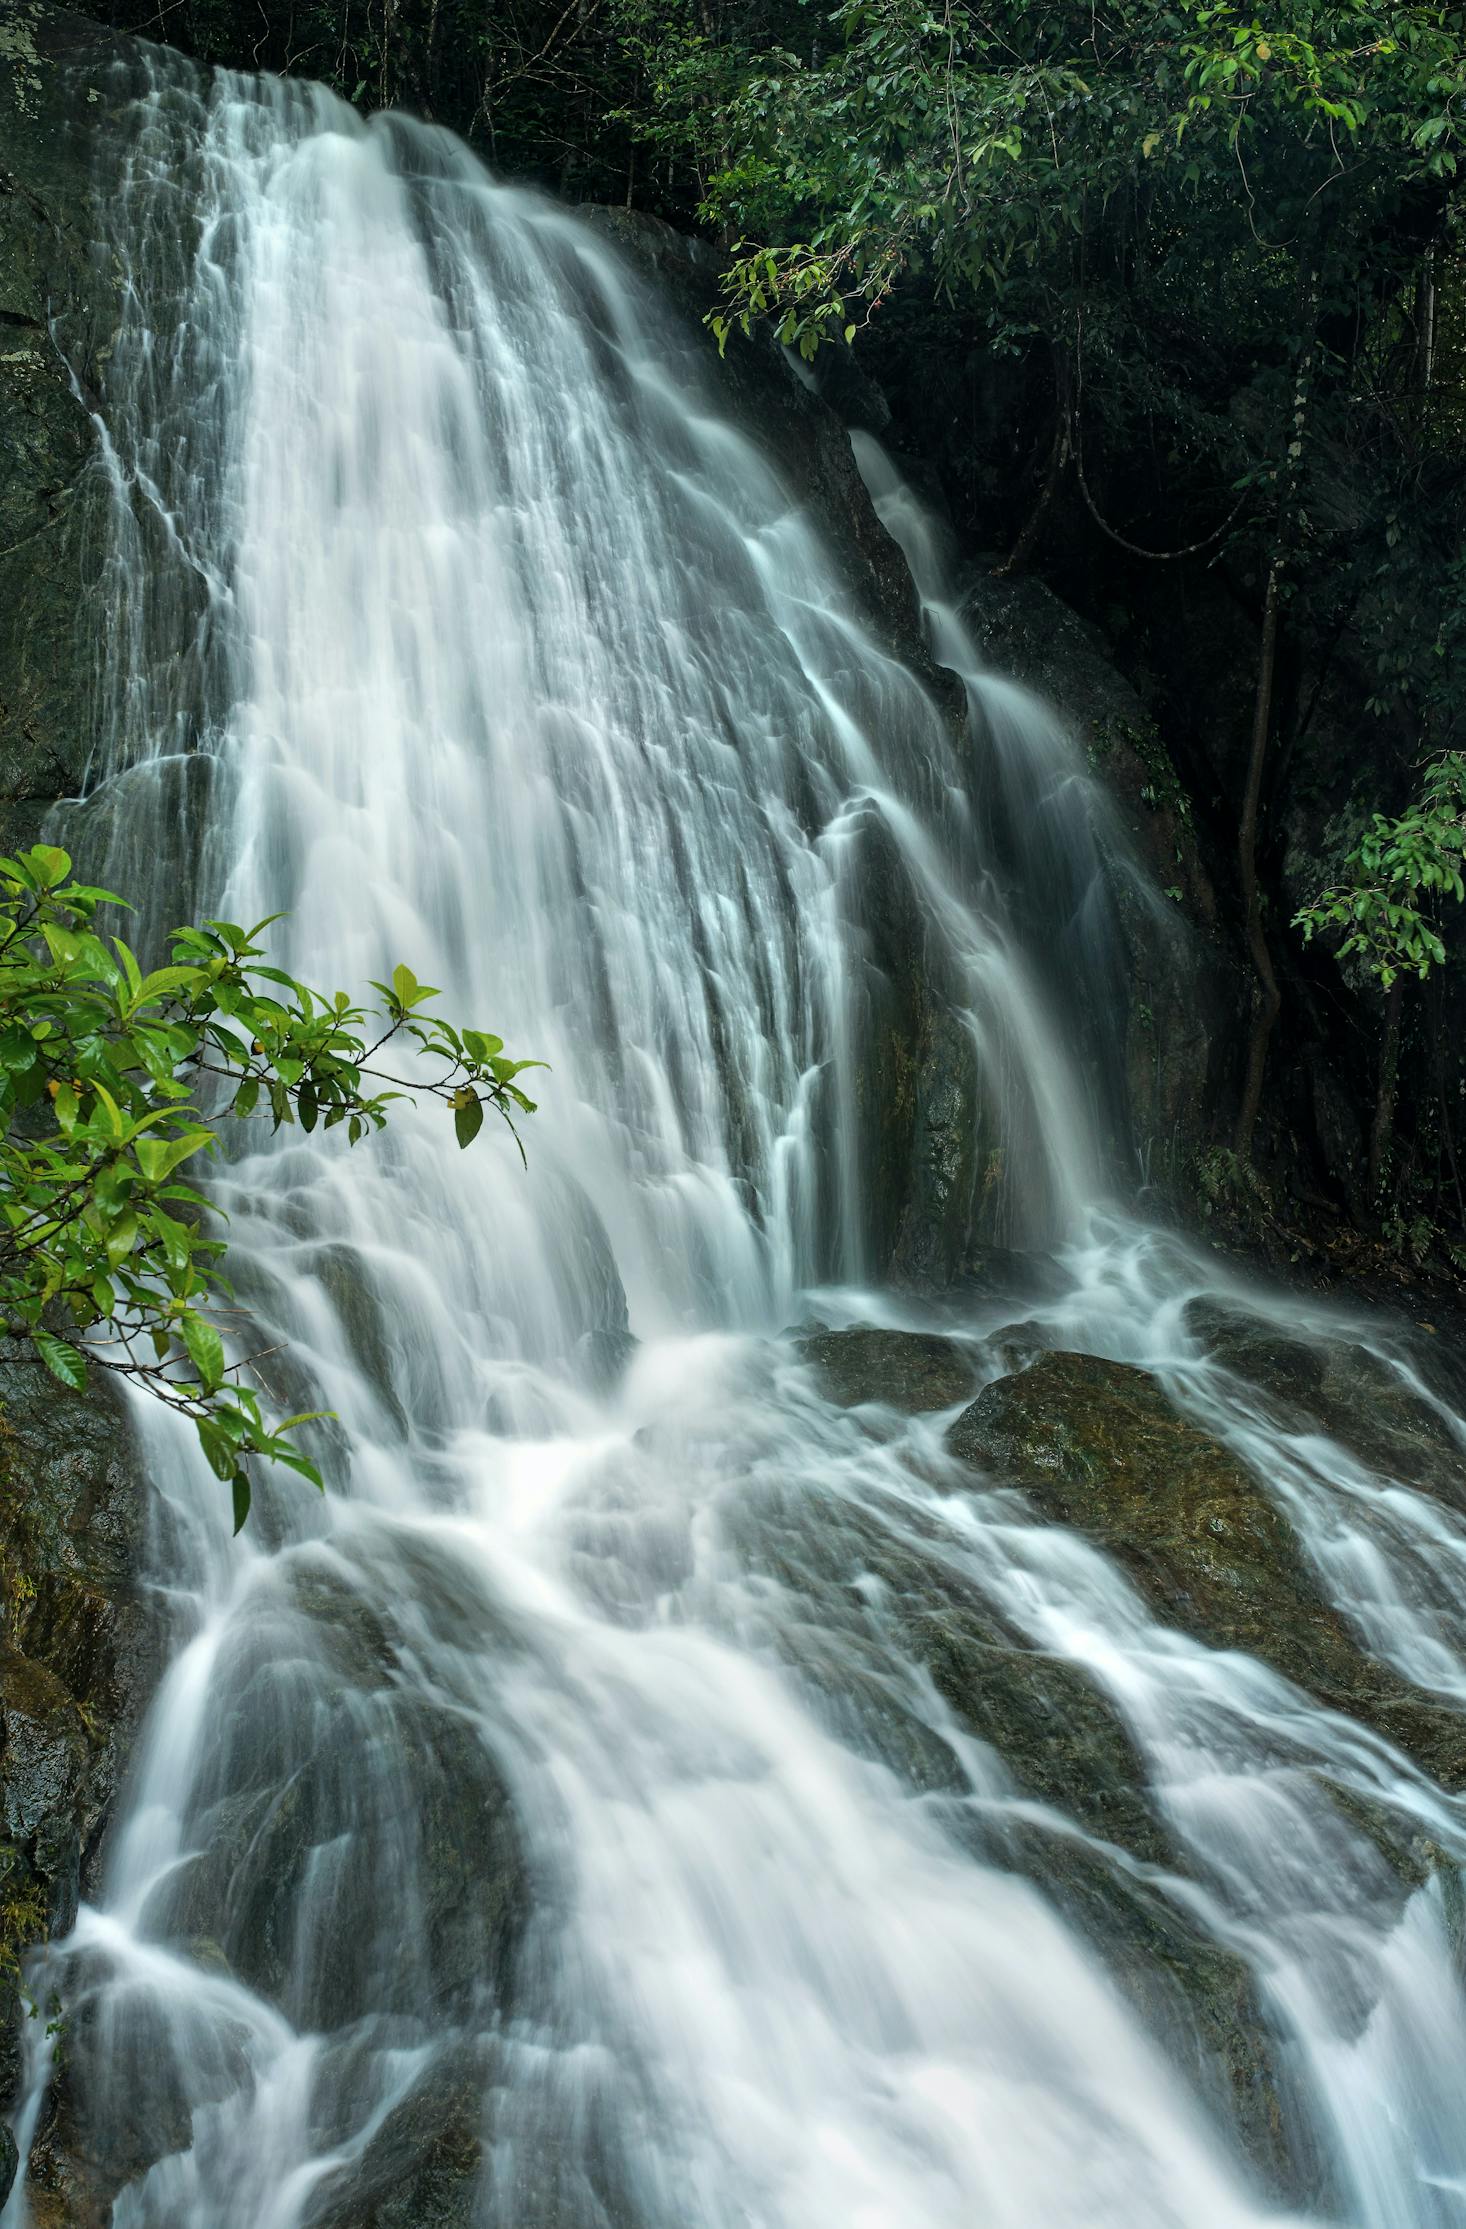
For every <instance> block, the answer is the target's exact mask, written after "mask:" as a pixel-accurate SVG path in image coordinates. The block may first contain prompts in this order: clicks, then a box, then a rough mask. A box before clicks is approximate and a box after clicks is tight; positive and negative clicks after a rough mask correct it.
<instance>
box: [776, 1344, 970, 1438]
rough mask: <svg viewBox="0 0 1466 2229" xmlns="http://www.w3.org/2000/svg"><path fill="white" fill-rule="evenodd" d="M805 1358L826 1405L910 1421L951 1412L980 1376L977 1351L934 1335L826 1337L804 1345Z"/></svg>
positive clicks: (800, 1345)
mask: <svg viewBox="0 0 1466 2229" xmlns="http://www.w3.org/2000/svg"><path fill="white" fill-rule="evenodd" d="M799 1353H800V1355H801V1357H802V1358H803V1360H804V1361H805V1362H807V1363H809V1365H810V1366H811V1368H812V1369H813V1370H814V1371H815V1373H816V1375H817V1377H818V1378H819V1381H820V1390H821V1392H822V1393H823V1394H824V1395H825V1397H826V1399H827V1400H830V1401H833V1402H835V1403H836V1404H837V1406H838V1407H840V1408H842V1409H851V1408H860V1407H863V1406H864V1405H865V1404H866V1403H867V1402H879V1403H881V1404H882V1405H883V1406H885V1407H886V1408H892V1409H900V1410H901V1411H902V1412H903V1413H904V1414H905V1415H907V1416H921V1415H925V1414H927V1413H929V1412H931V1411H933V1410H937V1409H951V1408H955V1407H956V1406H957V1403H958V1402H959V1401H965V1400H967V1399H968V1398H969V1397H970V1395H971V1394H972V1391H973V1389H974V1387H975V1386H976V1384H977V1380H978V1376H979V1372H978V1369H977V1366H976V1363H975V1361H974V1357H973V1353H972V1350H971V1348H969V1347H966V1346H964V1345H963V1344H962V1343H961V1342H960V1341H959V1340H956V1339H944V1338H941V1337H940V1336H938V1334H936V1333H935V1332H929V1331H882V1330H877V1329H875V1328H873V1327H869V1326H866V1325H858V1326H856V1327H855V1328H853V1329H852V1330H849V1331H820V1332H816V1333H815V1334H814V1335H813V1336H812V1337H810V1338H807V1339H801V1340H800V1341H799Z"/></svg>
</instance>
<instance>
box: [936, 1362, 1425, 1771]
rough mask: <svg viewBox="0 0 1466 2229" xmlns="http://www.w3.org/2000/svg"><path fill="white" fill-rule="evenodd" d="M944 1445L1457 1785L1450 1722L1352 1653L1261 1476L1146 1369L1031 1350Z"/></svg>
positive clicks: (1179, 1621) (1136, 1578)
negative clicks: (1025, 1365) (1032, 1355)
mask: <svg viewBox="0 0 1466 2229" xmlns="http://www.w3.org/2000/svg"><path fill="white" fill-rule="evenodd" d="M947 1444H948V1446H949V1448H950V1449H951V1451H952V1453H953V1454H954V1455H956V1456H958V1457H959V1459H960V1460H961V1461H962V1462H964V1463H966V1464H968V1465H970V1466H971V1467H972V1468H973V1469H974V1470H976V1471H980V1472H982V1473H983V1474H985V1475H986V1476H987V1477H989V1478H991V1479H993V1480H996V1481H999V1482H1001V1483H1004V1484H1007V1485H1012V1486H1017V1487H1019V1488H1021V1489H1022V1491H1023V1492H1024V1493H1025V1494H1026V1495H1027V1497H1028V1499H1029V1500H1030V1501H1031V1502H1032V1503H1033V1505H1034V1507H1035V1508H1036V1509H1037V1510H1039V1511H1040V1513H1041V1514H1042V1515H1043V1516H1045V1517H1047V1518H1049V1519H1050V1520H1051V1521H1052V1522H1054V1523H1056V1524H1063V1525H1071V1526H1073V1527H1075V1528H1076V1529H1077V1530H1078V1531H1080V1532H1083V1533H1086V1534H1088V1536H1089V1537H1090V1538H1091V1539H1092V1540H1094V1541H1095V1542H1096V1543H1097V1544H1098V1545H1099V1546H1100V1547H1101V1548H1103V1549H1104V1550H1105V1551H1106V1552H1107V1553H1108V1554H1109V1555H1111V1556H1113V1557H1114V1559H1115V1561H1116V1562H1117V1563H1118V1564H1119V1565H1120V1566H1121V1568H1122V1569H1123V1570H1124V1571H1125V1572H1126V1574H1127V1575H1128V1576H1129V1577H1130V1579H1131V1580H1132V1581H1133V1582H1134V1583H1135V1585H1136V1586H1137V1588H1138V1589H1139V1591H1140V1592H1141V1593H1142V1594H1143V1595H1144V1596H1145V1598H1146V1600H1147V1602H1148V1604H1149V1606H1150V1609H1151V1611H1152V1613H1153V1615H1154V1616H1155V1617H1156V1618H1157V1619H1158V1620H1159V1621H1160V1622H1161V1623H1163V1624H1168V1625H1173V1626H1177V1627H1179V1628H1180V1629H1181V1630H1183V1631H1184V1632H1187V1633H1190V1634H1191V1635H1193V1636H1194V1638H1196V1639H1197V1640H1200V1641H1203V1642H1205V1643H1207V1644H1208V1645H1209V1646H1210V1647H1212V1648H1217V1649H1237V1650H1240V1651H1242V1652H1244V1653H1246V1654H1247V1655H1249V1656H1254V1657H1256V1658H1257V1659H1258V1660H1259V1661H1260V1662H1262V1663H1264V1664H1267V1665H1270V1666H1271V1667H1272V1668H1273V1669H1274V1670H1275V1671H1277V1672H1280V1673H1281V1674H1282V1675H1283V1677H1284V1678H1286V1679H1289V1680H1291V1681H1292V1682H1293V1683H1294V1684H1295V1686H1297V1687H1300V1688H1302V1689H1303V1690H1304V1691H1305V1692H1306V1693H1309V1694H1311V1695H1313V1696H1315V1697H1316V1698H1317V1699H1318V1701H1320V1702H1321V1703H1324V1704H1326V1705H1327V1706H1328V1707H1329V1708H1330V1709H1333V1710H1337V1711H1340V1712H1342V1713H1344V1714H1345V1715H1346V1716H1348V1717H1352V1718H1356V1719H1358V1720H1360V1721H1361V1722H1362V1723H1363V1724H1365V1725H1367V1726H1370V1727H1373V1728H1374V1729H1375V1731H1376V1732H1378V1733H1380V1734H1382V1735H1383V1736H1384V1737H1385V1738H1386V1739H1387V1740H1389V1741H1392V1742H1394V1743H1395V1744H1396V1746H1397V1747H1398V1748H1400V1749H1402V1750H1404V1752H1405V1753H1406V1755H1407V1756H1409V1757H1412V1758H1413V1759H1414V1760H1415V1761H1416V1763H1418V1764H1419V1765H1420V1766H1421V1767H1422V1768H1423V1769H1424V1770H1425V1771H1426V1772H1428V1773H1429V1774H1430V1775H1431V1776H1432V1777H1433V1778H1434V1779H1436V1780H1437V1781H1439V1782H1440V1783H1441V1785H1442V1786H1444V1787H1446V1788H1452V1789H1455V1788H1460V1787H1463V1786H1466V1723H1463V1722H1462V1720H1461V1719H1460V1718H1458V1717H1457V1716H1456V1714H1455V1713H1454V1712H1452V1711H1450V1710H1448V1709H1446V1708H1445V1707H1444V1706H1442V1705H1440V1704H1438V1703H1436V1702H1435V1701H1434V1700H1433V1699H1432V1698H1431V1697H1430V1696H1428V1695H1425V1694H1423V1693H1421V1692H1420V1691H1419V1690H1418V1689H1416V1688H1414V1687H1412V1686H1410V1684H1409V1683H1408V1681H1406V1680H1403V1679H1401V1678H1400V1677H1399V1676H1398V1675H1397V1674H1396V1673H1394V1672H1392V1671H1390V1670H1389V1669H1388V1668H1387V1667H1385V1666H1384V1665H1381V1664H1378V1663H1376V1662H1374V1661H1373V1660H1372V1659H1371V1658H1370V1657H1368V1656H1366V1655H1365V1653H1364V1652H1363V1650H1362V1648H1361V1647H1360V1645H1359V1643H1358V1642H1357V1641H1356V1640H1355V1638H1354V1637H1353V1635H1352V1634H1351V1633H1350V1631H1349V1628H1348V1627H1347V1625H1346V1624H1345V1622H1344V1619H1343V1618H1342V1617H1341V1616H1340V1614H1339V1612H1338V1611H1337V1610H1335V1609H1334V1608H1333V1607H1332V1606H1331V1605H1330V1604H1329V1603H1327V1602H1326V1601H1324V1600H1323V1598H1322V1596H1321V1595H1320V1594H1319V1592H1318V1590H1317V1587H1316V1585H1315V1583H1314V1580H1313V1577H1312V1575H1311V1573H1310V1572H1309V1570H1308V1568H1307V1566H1306V1565H1305V1563H1304V1560H1303V1557H1302V1554H1301V1552H1300V1550H1299V1546H1298V1542H1297V1540H1296V1538H1295V1536H1294V1534H1293V1531H1292V1529H1291V1527H1290V1526H1289V1525H1288V1523H1287V1522H1286V1520H1285V1519H1284V1517H1283V1516H1282V1515H1281V1514H1280V1512H1279V1511H1278V1510H1277V1509H1276V1508H1274V1506H1273V1504H1272V1502H1271V1501H1270V1500H1269V1498H1268V1496H1267V1493H1266V1491H1265V1489H1264V1487H1263V1486H1262V1484H1261V1483H1260V1482H1259V1481H1258V1480H1257V1479H1256V1478H1255V1477H1253V1475H1252V1473H1251V1472H1250V1471H1248V1470H1247V1469H1246V1468H1245V1467H1244V1465H1243V1464H1242V1463H1241V1462H1239V1460H1238V1459H1237V1457H1236V1456H1234V1455H1233V1454H1232V1453H1231V1452H1230V1450H1229V1449H1227V1448H1225V1447H1223V1446H1222V1445H1221V1444H1220V1443H1219V1442H1218V1441H1217V1440H1214V1439H1212V1438H1211V1437H1210V1435H1209V1434H1208V1433H1206V1432H1203V1431H1202V1430H1201V1429H1200V1428H1199V1427H1198V1426H1197V1425H1195V1424H1193V1423H1192V1422H1191V1421H1190V1420H1189V1419H1188V1418H1187V1417H1184V1416H1182V1415H1180V1414H1179V1412H1178V1411H1177V1410H1176V1409H1175V1408H1174V1407H1173V1406H1172V1404H1171V1402H1170V1401H1169V1400H1168V1398H1167V1396H1166V1393H1165V1391H1164V1389H1163V1388H1162V1386H1161V1385H1160V1383H1159V1382H1158V1380H1157V1379H1155V1378H1154V1377H1152V1376H1151V1374H1150V1373H1149V1372H1148V1371H1146V1370H1138V1369H1135V1368H1133V1367H1131V1366H1130V1365H1129V1364H1127V1363H1120V1362H1106V1361H1102V1360H1101V1359H1099V1358H1098V1357H1097V1356H1095V1355H1086V1354H1062V1353H1060V1354H1046V1355H1043V1356H1041V1357H1040V1359H1039V1360H1038V1361H1037V1362H1035V1363H1034V1364H1033V1365H1032V1367H1031V1368H1030V1369H1027V1370H1024V1371H1021V1372H1020V1373H1019V1374H1018V1375H1017V1376H1014V1377H1007V1378H999V1379H997V1380H996V1381H995V1382H994V1383H993V1384H992V1385H990V1386H987V1387H985V1389H984V1390H983V1392H982V1393H980V1394H979V1395H978V1397H977V1399H976V1400H975V1401H974V1402H973V1403H972V1404H971V1406H970V1407H969V1408H967V1409H965V1410H964V1411H963V1413H962V1415H961V1416H960V1417H959V1418H958V1419H957V1422H956V1423H955V1424H954V1425H953V1426H952V1428H951V1431H950V1432H949V1434H948V1438H947Z"/></svg>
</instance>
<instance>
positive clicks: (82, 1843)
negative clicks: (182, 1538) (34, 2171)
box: [0, 1359, 159, 2187]
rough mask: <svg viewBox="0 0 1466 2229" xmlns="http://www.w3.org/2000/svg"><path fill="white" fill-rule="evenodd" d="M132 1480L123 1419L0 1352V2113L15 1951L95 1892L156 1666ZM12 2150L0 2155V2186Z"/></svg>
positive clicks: (13, 2043) (16, 2028) (67, 1920)
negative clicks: (119, 1791)
mask: <svg viewBox="0 0 1466 2229" xmlns="http://www.w3.org/2000/svg"><path fill="white" fill-rule="evenodd" d="M143 1511H144V1492H143V1481H142V1479H141V1477H140V1476H139V1470H138V1460H137V1454H136V1450H135V1448H134V1445H133V1441H132V1437H131V1433H130V1430H129V1427H128V1424H127V1420H126V1418H125V1417H124V1416H123V1415H122V1413H121V1411H120V1409H119V1408H118V1407H116V1406H115V1405H114V1403H113V1402H111V1401H110V1400H108V1399H107V1398H106V1397H105V1395H103V1394H93V1395H91V1396H88V1397H85V1398H83V1397H82V1396H79V1395H77V1394H74V1393H68V1392H66V1391H65V1390H64V1389H63V1388H62V1387H60V1386H59V1385H57V1383H56V1382H55V1380H54V1379H53V1378H51V1377H49V1376H48V1375H47V1373H46V1372H45V1371H44V1370H43V1369H42V1368H41V1366H40V1364H39V1363H36V1362H33V1361H31V1360H29V1359H24V1360H18V1361H17V1360H0V1594H3V1628H0V1631H3V1646H0V2110H8V2109H9V2106H10V2105H11V2104H12V2103H13V2101H14V2098H15V2095H16V2091H17V2088H18V2085H19V2083H20V2081H21V2077H22V2067H23V2058H24V2029H25V2023H26V2021H27V2019H28V2018H30V2017H40V2018H44V2017H45V2015H46V2008H45V2007H44V2006H40V2007H34V2008H32V2007H31V2006H30V2004H29V2001H28V1999H27V1996H26V1992H25V1987H24V1983H23V1979H22V1972H21V1961H22V1959H23V1957H24V1954H25V1952H26V1951H27V1950H28V1949H29V1948H31V1947H32V1946H33V1945H34V1944H35V1943H36V1942H38V1941H40V1940H42V1939H43V1938H44V1937H46V1936H48V1935H52V1934H62V1933H65V1931H66V1930H67V1929H68V1928H69V1927H70V1926H71V1924H72V1921H73V1920H74V1919H75V1916H76V1909H77V1901H78V1898H79V1896H81V1895H83V1894H85V1893H87V1892H88V1891H89V1890H91V1889H93V1888H94V1887H95V1884H96V1880H97V1877H98V1872H99V1863H100V1852H101V1848H102V1844H103V1839H104V1835H105V1830H106V1826H107V1822H108V1818H109V1816H110V1811H111V1806H112V1801H113V1797H114V1796H115V1794H116V1791H117V1787H118V1783H119V1780H120V1778H121V1775H122V1772H123V1769H124V1766H125V1763H126V1760H127V1756H128V1753H129V1750H130V1747H131V1743H132V1738H133V1734H134V1731H135V1729H136V1727H137V1723H138V1720H139V1717H140V1715H141V1712H142V1709H143V1706H144V1704H145V1703H146V1701H147V1698H148V1695H149V1693H150V1691H151V1689H152V1686H153V1683H154V1680H155V1678H156V1676H157V1671H158V1663H159V1650H158V1632H157V1622H156V1620H155V1618H154V1616H153V1614H152V1613H151V1611H150V1609H149V1607H148V1604H147V1602H146V1600H145V1598H144V1596H143V1595H142V1593H141V1592H140V1590H139V1586H138V1582H137V1577H136V1573H137V1570H138V1563H139V1550H140V1543H141V1532H142V1526H143ZM14 2167H15V2160H14V2157H13V2152H12V2155H11V2157H10V2158H9V2159H8V2161H7V2160H5V2159H4V2158H0V2185H4V2186H5V2187H8V2184H9V2179H10V2175H11V2174H13V2172H14Z"/></svg>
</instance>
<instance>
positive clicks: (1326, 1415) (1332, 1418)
mask: <svg viewBox="0 0 1466 2229" xmlns="http://www.w3.org/2000/svg"><path fill="white" fill-rule="evenodd" d="M1185 1321H1186V1328H1187V1330H1188V1331H1189V1332H1191V1334H1192V1336H1193V1337H1195V1338H1197V1339H1199V1340H1201V1342H1202V1344H1203V1345H1204V1346H1205V1347H1206V1349H1207V1352H1208V1353H1209V1354H1210V1356H1211V1358H1212V1360H1213V1361H1214V1362H1219V1363H1221V1364H1222V1365H1223V1367H1224V1368H1225V1369H1228V1370H1231V1371H1232V1372H1233V1373H1234V1374H1235V1375H1236V1376H1237V1377H1239V1378H1244V1379H1246V1381H1247V1382H1248V1384H1249V1385H1252V1386H1255V1387H1256V1388H1257V1390H1258V1391H1259V1392H1261V1393H1263V1394H1265V1395H1266V1396H1267V1398H1268V1401H1269V1403H1270V1404H1271V1405H1272V1406H1274V1407H1275V1408H1276V1409H1277V1411H1278V1413H1279V1416H1280V1418H1281V1420H1282V1421H1283V1422H1284V1423H1285V1424H1287V1425H1288V1426H1289V1428H1290V1429H1292V1430H1294V1431H1308V1430H1315V1431H1319V1432H1323V1433H1325V1434H1327V1436H1328V1437H1329V1438H1330V1439H1334V1440H1337V1441H1338V1442H1339V1444H1340V1445H1341V1446H1342V1447H1344V1448H1346V1449H1347V1450H1348V1451H1349V1452H1350V1453H1351V1454H1353V1455H1356V1456H1357V1457H1358V1458H1359V1460H1360V1461H1361V1462H1362V1463H1364V1464H1366V1465H1367V1466H1368V1467H1369V1469H1371V1470H1374V1471H1378V1472H1379V1473H1380V1475H1381V1476H1382V1477H1384V1478H1387V1479H1395V1480H1398V1481H1399V1482H1400V1483H1401V1484H1402V1485H1405V1486H1412V1487H1417V1488H1419V1490H1420V1491H1421V1492H1423V1493H1428V1494H1436V1495H1438V1496H1439V1497H1440V1499H1441V1500H1442V1501H1448V1502H1451V1503H1453V1504H1454V1505H1455V1507H1456V1508H1458V1509H1461V1510H1466V1446H1463V1445H1462V1443H1461V1441H1460V1440H1459V1438H1458V1437H1457V1435H1456V1434H1455V1433H1454V1432H1453V1431H1452V1430H1451V1427H1450V1425H1449V1424H1448V1423H1447V1422H1446V1420H1445V1418H1444V1417H1443V1416H1442V1415H1441V1413H1440V1411H1439V1410H1438V1409H1435V1408H1433V1407H1432V1406H1431V1404H1430V1402H1429V1401H1427V1400H1424V1399H1423V1398H1421V1396H1420V1395H1418V1394H1417V1393H1415V1392H1413V1391H1412V1390H1411V1388H1410V1386H1409V1385H1408V1384H1407V1383H1406V1382H1405V1380H1404V1379H1403V1378H1402V1377H1401V1376H1400V1375H1399V1373H1398V1371H1395V1370H1392V1369H1391V1368H1390V1366H1389V1364H1388V1363H1387V1362H1384V1361H1382V1360H1381V1359H1380V1357H1379V1356H1378V1355H1376V1354H1372V1353H1371V1352H1370V1351H1369V1349H1368V1348H1367V1347H1362V1346H1360V1345H1358V1344H1357V1343H1356V1342H1355V1341H1353V1340H1350V1339H1304V1338H1294V1337H1291V1336H1289V1334H1287V1333H1286V1332H1283V1331H1279V1330H1278V1329H1277V1328H1276V1327H1274V1326H1273V1325H1270V1324H1266V1323H1262V1322H1260V1321H1259V1320H1258V1319H1257V1318H1256V1317H1255V1316H1250V1315H1248V1314H1247V1313H1246V1311H1245V1310H1243V1309H1240V1308H1228V1307H1225V1306H1223V1305H1221V1304H1219V1303H1216V1302H1211V1301H1198V1300H1194V1301H1191V1302H1190V1303H1189V1304H1188V1306H1187V1309H1186V1317H1185Z"/></svg>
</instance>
